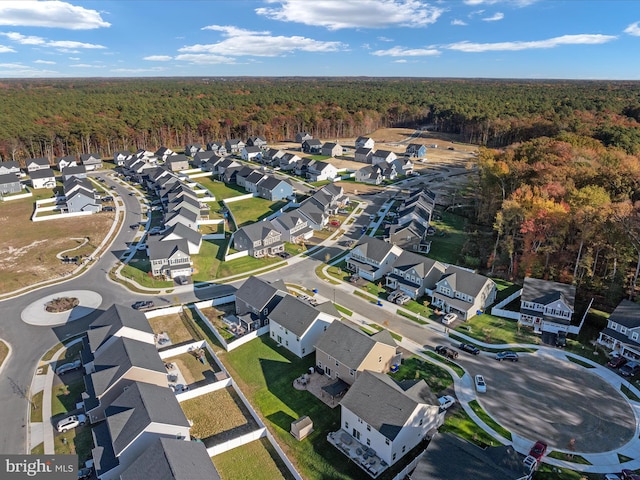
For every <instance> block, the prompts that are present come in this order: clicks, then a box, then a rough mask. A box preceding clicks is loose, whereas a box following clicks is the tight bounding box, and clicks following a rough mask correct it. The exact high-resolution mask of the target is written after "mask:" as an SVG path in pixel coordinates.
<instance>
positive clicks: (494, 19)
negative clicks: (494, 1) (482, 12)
mask: <svg viewBox="0 0 640 480" xmlns="http://www.w3.org/2000/svg"><path fill="white" fill-rule="evenodd" d="M503 18H504V13H502V12H496V13H495V14H494V15H493V16H491V17H485V18H483V19H482V21H483V22H497V21H499V20H502V19H503Z"/></svg>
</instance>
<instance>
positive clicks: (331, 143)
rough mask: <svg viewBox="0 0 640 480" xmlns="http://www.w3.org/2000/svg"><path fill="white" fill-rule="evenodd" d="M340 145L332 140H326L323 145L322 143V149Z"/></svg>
mask: <svg viewBox="0 0 640 480" xmlns="http://www.w3.org/2000/svg"><path fill="white" fill-rule="evenodd" d="M339 146H340V145H339V144H337V143H334V142H327V143H325V144H324V145H322V149H323V150H324V149H325V148H330V149H331V150H333V149H334V148H336V147H339Z"/></svg>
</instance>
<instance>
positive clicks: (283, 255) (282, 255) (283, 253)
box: [278, 252, 291, 258]
mask: <svg viewBox="0 0 640 480" xmlns="http://www.w3.org/2000/svg"><path fill="white" fill-rule="evenodd" d="M278 256H279V257H282V258H289V257H290V256H291V254H290V253H289V252H280V253H279V254H278Z"/></svg>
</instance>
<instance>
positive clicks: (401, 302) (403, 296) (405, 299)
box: [395, 293, 411, 305]
mask: <svg viewBox="0 0 640 480" xmlns="http://www.w3.org/2000/svg"><path fill="white" fill-rule="evenodd" d="M409 300H411V297H410V296H409V295H407V294H406V293H401V294H400V296H398V297H397V298H396V299H395V303H396V304H398V305H404V304H405V303H407V302H409Z"/></svg>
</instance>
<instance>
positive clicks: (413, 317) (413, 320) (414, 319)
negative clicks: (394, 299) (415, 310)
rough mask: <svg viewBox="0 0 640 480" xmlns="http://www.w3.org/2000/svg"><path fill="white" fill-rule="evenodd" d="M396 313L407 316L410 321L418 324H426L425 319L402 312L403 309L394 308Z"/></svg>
mask: <svg viewBox="0 0 640 480" xmlns="http://www.w3.org/2000/svg"><path fill="white" fill-rule="evenodd" d="M396 313H397V314H398V315H400V316H401V317H404V318H408V319H409V320H411V321H412V322H416V323H417V324H418V325H426V324H427V322H426V321H424V320H421V319H419V318H418V317H416V316H415V315H411V314H410V313H406V312H404V311H402V310H400V309H398V310H396Z"/></svg>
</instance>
